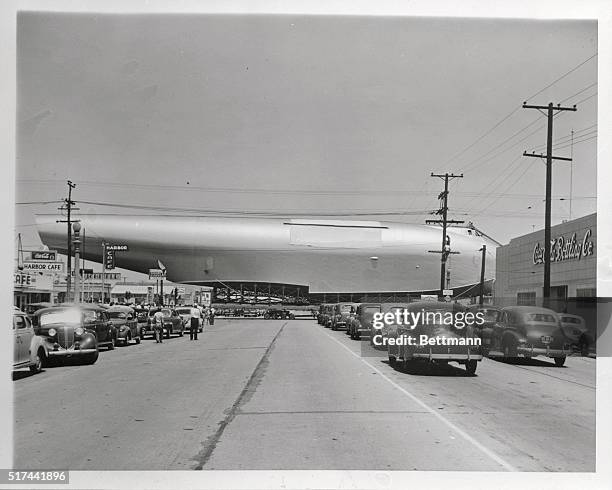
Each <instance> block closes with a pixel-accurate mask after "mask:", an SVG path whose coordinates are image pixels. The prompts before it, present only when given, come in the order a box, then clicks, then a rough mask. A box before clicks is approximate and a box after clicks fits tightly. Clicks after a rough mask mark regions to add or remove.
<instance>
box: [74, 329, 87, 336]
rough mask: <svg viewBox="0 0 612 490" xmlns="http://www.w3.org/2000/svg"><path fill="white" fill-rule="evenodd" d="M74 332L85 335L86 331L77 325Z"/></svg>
mask: <svg viewBox="0 0 612 490" xmlns="http://www.w3.org/2000/svg"><path fill="white" fill-rule="evenodd" d="M74 333H75V334H77V335H83V334H84V333H85V329H84V328H83V327H77V329H76V330H75V331H74Z"/></svg>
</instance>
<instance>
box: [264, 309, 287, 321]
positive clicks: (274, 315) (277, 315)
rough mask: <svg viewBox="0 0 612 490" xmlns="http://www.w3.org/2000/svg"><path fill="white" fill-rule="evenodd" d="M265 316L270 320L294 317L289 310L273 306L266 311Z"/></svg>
mask: <svg viewBox="0 0 612 490" xmlns="http://www.w3.org/2000/svg"><path fill="white" fill-rule="evenodd" d="M264 318H265V319H269V320H289V319H292V318H293V315H292V313H291V312H290V311H289V310H281V309H278V308H271V309H269V310H267V311H266V312H265V313H264Z"/></svg>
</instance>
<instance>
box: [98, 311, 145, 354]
mask: <svg viewBox="0 0 612 490" xmlns="http://www.w3.org/2000/svg"><path fill="white" fill-rule="evenodd" d="M106 312H107V313H108V316H109V317H110V319H111V322H113V325H114V326H115V328H116V329H117V343H118V344H123V345H128V344H129V343H130V341H131V340H135V341H136V343H137V344H140V330H138V321H137V320H136V313H135V312H134V310H133V309H132V308H131V307H129V306H121V305H115V306H111V307H110V308H109V309H108V310H106Z"/></svg>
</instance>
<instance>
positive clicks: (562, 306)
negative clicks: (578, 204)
mask: <svg viewBox="0 0 612 490" xmlns="http://www.w3.org/2000/svg"><path fill="white" fill-rule="evenodd" d="M545 251H546V247H545V244H544V230H538V231H535V232H533V233H529V234H527V235H523V236H520V237H517V238H513V239H512V240H510V243H509V244H507V245H503V246H501V247H498V248H497V256H496V274H495V286H494V295H495V303H496V304H499V305H506V304H518V305H541V304H542V298H543V285H544V253H545ZM550 257H551V264H550V285H551V288H550V297H551V301H550V303H549V304H550V307H551V308H553V309H555V310H557V311H564V310H567V309H568V305H571V304H572V303H576V301H577V302H581V301H582V302H584V301H585V300H589V299H594V298H596V297H597V290H596V287H597V286H596V285H597V279H596V278H597V213H594V214H590V215H588V216H584V217H582V218H578V219H574V220H572V221H566V222H563V223H561V224H559V225H556V226H553V227H552V228H551V244H550Z"/></svg>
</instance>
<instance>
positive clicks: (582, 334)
mask: <svg viewBox="0 0 612 490" xmlns="http://www.w3.org/2000/svg"><path fill="white" fill-rule="evenodd" d="M559 320H560V321H561V328H562V329H563V333H564V334H565V336H566V337H567V338H568V339H569V342H570V344H571V347H572V349H574V350H577V351H578V352H580V353H581V354H582V355H583V356H588V355H589V349H590V348H591V347H592V346H593V345H594V339H593V336H592V335H591V333H590V332H589V329H588V327H587V326H586V323H585V321H584V318H582V317H581V316H578V315H570V314H569V313H559Z"/></svg>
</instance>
